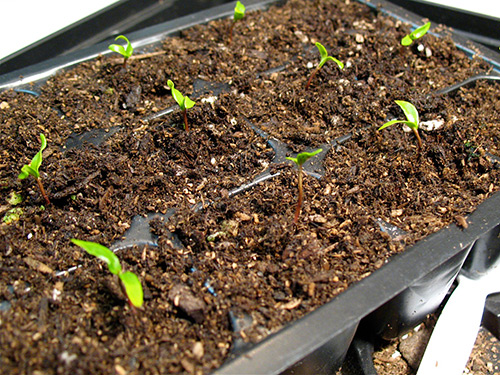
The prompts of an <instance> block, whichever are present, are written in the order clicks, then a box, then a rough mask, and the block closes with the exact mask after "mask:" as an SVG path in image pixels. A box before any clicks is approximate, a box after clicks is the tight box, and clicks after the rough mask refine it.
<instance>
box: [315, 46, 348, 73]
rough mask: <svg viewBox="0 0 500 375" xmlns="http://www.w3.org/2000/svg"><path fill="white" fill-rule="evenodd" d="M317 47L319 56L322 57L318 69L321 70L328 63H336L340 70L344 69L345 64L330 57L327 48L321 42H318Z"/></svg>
mask: <svg viewBox="0 0 500 375" xmlns="http://www.w3.org/2000/svg"><path fill="white" fill-rule="evenodd" d="M316 47H318V51H319V54H320V56H321V60H320V62H319V64H318V69H320V68H321V67H322V66H323V65H325V63H326V62H327V61H333V62H335V63H336V64H337V65H338V67H339V68H340V69H344V63H343V62H342V61H339V60H337V59H336V58H335V57H332V56H328V52H327V51H326V48H325V47H324V46H323V45H322V44H321V43H319V42H316Z"/></svg>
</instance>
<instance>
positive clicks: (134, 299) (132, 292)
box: [71, 238, 144, 307]
mask: <svg viewBox="0 0 500 375" xmlns="http://www.w3.org/2000/svg"><path fill="white" fill-rule="evenodd" d="M71 242H73V243H74V244H75V245H77V246H80V247H81V248H82V249H83V250H85V251H86V252H87V253H89V254H90V255H93V256H95V257H97V258H99V259H101V260H103V261H104V262H105V263H106V264H107V265H108V269H109V271H110V272H111V273H112V274H113V275H117V276H118V278H119V279H120V287H121V289H122V291H123V292H124V293H125V295H126V296H127V299H128V302H129V304H130V305H131V306H134V307H141V306H142V304H143V298H144V297H143V296H144V294H143V290H142V285H141V282H140V281H139V278H138V277H137V275H136V274H135V273H133V272H130V271H125V272H124V271H123V270H122V266H121V264H120V261H119V260H118V257H117V256H116V255H115V253H113V252H112V251H111V250H109V249H108V248H107V247H105V246H103V245H101V244H98V243H95V242H89V241H82V240H77V239H75V238H72V239H71Z"/></svg>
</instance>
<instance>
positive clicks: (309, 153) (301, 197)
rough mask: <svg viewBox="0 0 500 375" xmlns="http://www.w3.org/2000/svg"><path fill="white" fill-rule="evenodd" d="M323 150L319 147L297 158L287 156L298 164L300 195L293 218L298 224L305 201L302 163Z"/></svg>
mask: <svg viewBox="0 0 500 375" xmlns="http://www.w3.org/2000/svg"><path fill="white" fill-rule="evenodd" d="M321 151H323V149H321V148H319V149H317V150H316V151H313V152H301V153H300V154H297V157H295V158H293V157H287V159H288V160H291V161H293V162H294V163H295V164H297V167H298V188H299V197H298V199H297V208H296V209H295V216H294V218H293V222H294V223H295V224H297V223H298V221H299V215H300V210H301V208H302V202H303V201H304V189H303V187H302V165H304V163H305V162H306V161H307V160H309V159H310V158H312V157H313V156H315V155H317V154H319V153H320V152H321Z"/></svg>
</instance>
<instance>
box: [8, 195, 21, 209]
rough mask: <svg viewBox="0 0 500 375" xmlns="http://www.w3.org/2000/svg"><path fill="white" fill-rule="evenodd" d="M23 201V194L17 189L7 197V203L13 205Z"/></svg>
mask: <svg viewBox="0 0 500 375" xmlns="http://www.w3.org/2000/svg"><path fill="white" fill-rule="evenodd" d="M22 201H23V197H22V196H21V194H18V193H16V192H15V191H13V192H11V193H10V195H9V197H8V198H7V203H8V204H10V205H11V206H16V205H18V204H19V203H21V202H22Z"/></svg>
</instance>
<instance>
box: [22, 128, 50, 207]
mask: <svg viewBox="0 0 500 375" xmlns="http://www.w3.org/2000/svg"><path fill="white" fill-rule="evenodd" d="M40 141H41V142H42V145H41V147H40V151H38V152H37V154H36V155H35V156H34V157H33V159H32V160H31V163H30V164H25V165H23V167H22V168H21V173H20V174H19V176H18V178H19V179H20V180H24V179H25V178H26V177H28V176H33V177H34V178H35V180H36V183H37V185H38V188H39V189H40V192H41V193H42V196H43V199H45V203H47V205H49V204H50V201H49V197H48V196H47V193H45V189H44V188H43V184H42V178H41V177H40V172H38V169H39V168H40V164H42V152H43V150H45V147H47V140H46V139H45V136H44V135H43V134H40Z"/></svg>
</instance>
